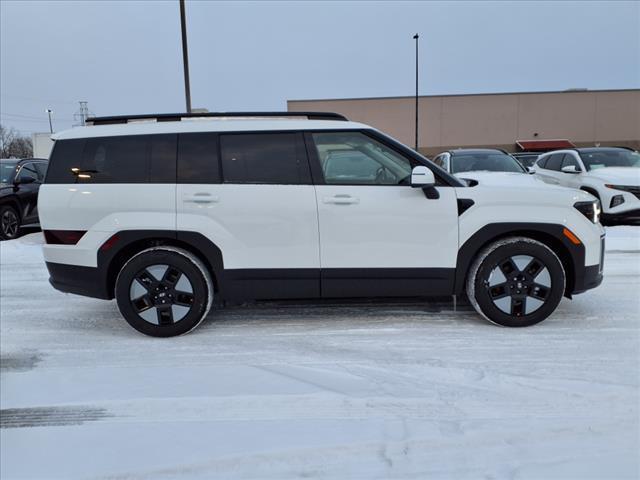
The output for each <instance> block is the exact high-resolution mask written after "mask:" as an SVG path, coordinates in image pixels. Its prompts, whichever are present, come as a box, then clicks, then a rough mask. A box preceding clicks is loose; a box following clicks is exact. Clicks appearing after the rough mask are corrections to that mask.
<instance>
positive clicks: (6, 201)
mask: <svg viewBox="0 0 640 480" xmlns="http://www.w3.org/2000/svg"><path fill="white" fill-rule="evenodd" d="M4 206H9V207H13V209H14V210H15V211H16V213H17V214H18V218H19V219H20V221H21V222H22V208H20V201H19V200H18V198H17V197H15V196H9V197H5V198H3V199H2V200H1V201H0V208H2V207H4Z"/></svg>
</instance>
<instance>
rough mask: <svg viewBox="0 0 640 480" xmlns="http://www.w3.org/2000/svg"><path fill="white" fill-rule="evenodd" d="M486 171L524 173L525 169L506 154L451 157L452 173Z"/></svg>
mask: <svg viewBox="0 0 640 480" xmlns="http://www.w3.org/2000/svg"><path fill="white" fill-rule="evenodd" d="M478 170H486V171H489V172H517V173H524V171H525V170H524V168H523V167H522V166H521V165H520V164H519V163H518V161H517V160H516V159H515V158H513V157H512V156H511V155H507V154H505V153H469V154H461V155H460V154H457V155H453V156H452V157H451V173H461V172H473V171H478Z"/></svg>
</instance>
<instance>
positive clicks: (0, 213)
mask: <svg viewBox="0 0 640 480" xmlns="http://www.w3.org/2000/svg"><path fill="white" fill-rule="evenodd" d="M19 234H20V215H18V212H17V211H16V209H15V208H13V207H12V206H10V205H3V206H2V207H0V239H2V240H13V239H14V238H17V237H18V235H19Z"/></svg>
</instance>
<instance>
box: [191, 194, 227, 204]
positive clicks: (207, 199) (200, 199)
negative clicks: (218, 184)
mask: <svg viewBox="0 0 640 480" xmlns="http://www.w3.org/2000/svg"><path fill="white" fill-rule="evenodd" d="M182 200H183V201H184V202H187V203H217V202H219V201H220V197H214V196H213V195H211V194H210V193H194V194H193V195H185V196H184V197H182Z"/></svg>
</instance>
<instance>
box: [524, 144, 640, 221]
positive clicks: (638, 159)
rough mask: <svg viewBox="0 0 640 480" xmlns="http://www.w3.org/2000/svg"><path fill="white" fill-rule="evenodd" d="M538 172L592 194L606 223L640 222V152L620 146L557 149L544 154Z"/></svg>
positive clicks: (543, 176)
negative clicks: (599, 205) (598, 203)
mask: <svg viewBox="0 0 640 480" xmlns="http://www.w3.org/2000/svg"><path fill="white" fill-rule="evenodd" d="M534 170H535V174H536V176H537V177H539V178H541V179H542V180H544V181H545V182H547V183H550V184H554V185H563V186H566V187H571V188H578V189H580V190H584V191H585V192H589V193H591V194H592V195H593V196H595V197H596V198H597V199H598V200H600V204H601V206H602V222H603V223H604V224H606V225H616V224H630V225H640V154H639V153H638V152H636V151H633V150H630V149H626V148H618V147H593V148H575V149H567V150H556V151H553V152H549V153H545V154H544V155H541V156H540V158H539V159H538V161H537V162H536V164H535V167H534Z"/></svg>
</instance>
